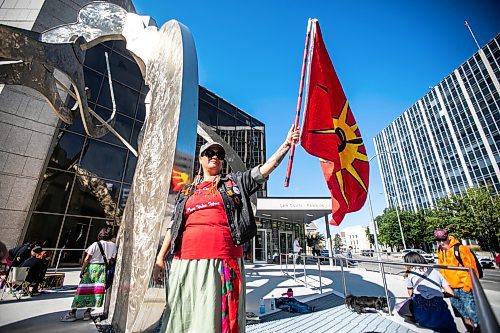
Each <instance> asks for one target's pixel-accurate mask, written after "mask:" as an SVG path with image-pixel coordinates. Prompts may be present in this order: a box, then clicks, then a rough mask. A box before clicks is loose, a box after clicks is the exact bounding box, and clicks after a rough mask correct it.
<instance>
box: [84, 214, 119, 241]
mask: <svg viewBox="0 0 500 333" xmlns="http://www.w3.org/2000/svg"><path fill="white" fill-rule="evenodd" d="M112 225H113V221H106V220H101V219H96V218H93V219H92V223H91V225H90V230H89V236H88V238H87V244H86V245H85V247H86V248H87V247H89V246H90V245H91V244H92V243H93V242H95V241H97V235H98V234H99V231H101V229H102V228H104V227H108V226H112ZM114 235H115V236H116V231H115V232H114Z"/></svg>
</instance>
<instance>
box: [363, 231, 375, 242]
mask: <svg viewBox="0 0 500 333" xmlns="http://www.w3.org/2000/svg"><path fill="white" fill-rule="evenodd" d="M365 233H366V238H368V241H369V242H370V244H371V245H375V236H373V234H372V233H370V228H368V227H366V229H365Z"/></svg>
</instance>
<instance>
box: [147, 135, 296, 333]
mask: <svg viewBox="0 0 500 333" xmlns="http://www.w3.org/2000/svg"><path fill="white" fill-rule="evenodd" d="M298 138H299V131H298V130H296V131H294V130H292V129H290V131H289V132H288V135H287V138H286V140H285V142H284V143H283V144H282V145H281V147H280V148H279V149H278V150H277V152H276V153H275V154H274V155H273V156H272V157H271V158H270V159H269V160H268V161H267V162H266V163H264V164H262V165H257V166H255V167H254V168H253V169H250V170H247V171H244V172H232V173H230V174H227V175H226V174H222V170H223V168H222V165H223V161H224V159H225V156H226V152H225V150H224V147H223V146H222V144H220V143H217V142H207V143H206V144H204V145H203V146H201V147H200V151H199V161H200V165H201V168H200V171H199V173H198V175H197V176H196V177H195V179H194V181H193V182H192V183H191V184H189V185H187V186H185V187H184V188H183V189H182V190H181V191H180V193H179V195H178V196H177V199H176V202H175V208H174V211H173V215H172V219H171V221H170V224H169V225H168V227H167V228H168V230H167V233H166V236H165V239H164V242H163V245H162V247H161V249H160V252H159V253H158V256H157V260H156V265H155V268H154V277H155V279H157V280H158V279H159V278H161V277H162V274H163V272H164V271H165V257H166V256H167V253H168V251H170V253H171V254H172V255H173V260H172V265H171V269H170V273H169V275H168V282H167V304H166V307H165V312H164V313H163V322H162V327H161V329H160V332H163V333H164V332H166V333H188V332H189V333H192V332H196V333H244V332H245V324H246V322H245V320H246V311H245V296H246V292H245V268H244V265H243V247H242V245H243V244H244V243H245V242H247V241H250V240H251V239H252V238H253V236H255V233H256V231H257V227H256V224H255V218H254V215H253V211H252V207H251V202H250V196H251V195H252V194H253V193H255V192H257V190H259V189H260V188H261V186H262V184H263V183H264V182H265V181H266V180H267V177H268V176H269V174H271V172H272V171H273V170H275V168H276V167H277V166H278V165H279V163H280V162H281V161H282V160H283V158H284V157H285V155H286V153H287V152H288V150H289V148H290V146H291V144H292V143H293V142H296V141H297V140H298Z"/></svg>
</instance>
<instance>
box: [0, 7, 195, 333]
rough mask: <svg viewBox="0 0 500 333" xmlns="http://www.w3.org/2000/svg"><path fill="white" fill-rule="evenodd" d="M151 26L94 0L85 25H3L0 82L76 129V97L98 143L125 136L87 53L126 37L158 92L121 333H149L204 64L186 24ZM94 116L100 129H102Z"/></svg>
mask: <svg viewBox="0 0 500 333" xmlns="http://www.w3.org/2000/svg"><path fill="white" fill-rule="evenodd" d="M151 22H152V21H151V19H150V18H149V17H143V16H139V15H136V14H133V13H128V12H126V11H125V10H124V9H123V8H121V7H119V6H117V5H114V4H110V3H107V2H94V3H90V4H88V5H86V6H84V7H83V8H82V9H81V10H80V12H79V14H78V21H77V22H76V23H74V24H68V25H62V26H59V27H55V28H53V29H50V30H48V31H46V32H44V33H42V34H38V33H35V32H32V31H27V30H23V29H18V28H13V27H9V26H4V25H0V83H4V84H16V85H24V86H28V87H31V88H33V89H35V90H37V91H39V92H40V93H41V94H42V95H43V96H44V97H45V99H46V100H47V102H48V103H49V104H50V106H51V107H52V109H53V110H54V112H55V113H56V114H57V115H58V116H59V118H60V119H61V120H62V121H63V122H65V123H68V124H69V123H72V122H73V119H74V116H75V115H74V112H73V111H72V110H71V109H70V108H69V107H68V106H67V105H65V103H64V102H63V98H62V97H61V96H60V94H59V91H60V90H62V92H63V93H66V94H68V95H69V96H71V97H73V98H74V100H75V103H76V106H77V108H78V110H79V112H80V115H81V117H82V122H83V124H84V129H85V131H86V133H87V134H88V135H89V136H92V137H101V136H103V135H105V134H106V133H107V132H108V131H112V132H113V133H114V134H115V135H117V133H116V132H115V131H114V129H113V128H112V125H113V119H109V120H107V121H105V120H103V119H102V118H100V117H99V116H98V115H97V114H96V113H95V112H94V111H93V110H92V109H90V108H89V106H88V104H87V99H86V96H87V95H86V90H85V82H84V76H83V62H84V58H85V50H86V49H88V48H90V47H92V46H94V45H96V44H98V43H101V42H104V41H109V40H124V41H125V42H126V47H127V49H128V50H129V51H130V52H131V53H132V55H133V56H134V58H135V59H136V61H137V63H138V65H139V68H140V69H141V72H142V75H143V78H144V80H145V82H146V84H147V85H148V86H149V89H150V91H149V94H148V99H149V100H150V104H147V107H146V120H145V123H144V126H143V128H142V130H141V138H142V139H141V142H140V146H139V157H138V161H137V167H136V172H135V175H134V180H133V184H132V188H131V191H130V194H129V197H128V200H127V205H126V207H125V210H124V212H123V219H122V222H121V226H120V230H119V235H118V238H117V241H118V244H119V252H118V262H117V268H116V273H115V276H116V277H115V281H114V284H113V289H112V290H113V291H112V295H111V308H110V315H111V321H112V325H113V327H114V329H115V330H116V331H121V332H125V331H126V332H132V331H143V326H144V325H143V323H141V322H140V320H138V314H139V313H140V312H141V307H143V303H144V297H145V294H146V291H147V289H148V284H149V281H150V276H151V271H152V267H153V263H154V258H155V255H156V251H157V246H158V242H159V239H160V235H161V233H162V230H163V228H162V225H163V222H164V221H166V220H167V219H168V218H169V215H170V214H171V209H172V202H173V195H172V192H171V191H170V177H171V174H172V169H173V167H174V166H176V167H178V168H181V169H182V171H183V172H187V173H189V174H192V167H193V161H194V150H195V143H196V126H197V120H198V114H197V112H198V67H197V58H196V50H195V46H194V41H193V38H192V36H191V33H190V32H189V30H188V29H187V28H186V27H185V26H184V25H182V24H180V23H179V22H177V21H174V20H172V21H169V22H167V23H165V24H164V25H163V26H162V27H161V28H160V29H159V30H158V29H157V27H156V26H154V25H150V23H151ZM117 98H119V96H118V97H117ZM93 117H94V118H96V119H98V120H99V122H100V123H101V124H94V123H93V121H92V118H93ZM179 133H182V136H181V135H179ZM120 139H121V140H123V139H122V138H120ZM80 171H83V170H80ZM96 184H97V183H96ZM98 187H99V186H97V187H96V193H97V192H99V191H98ZM105 196H106V193H103V197H105ZM113 209H116V208H114V207H110V210H113ZM143 312H144V310H143ZM158 319H159V318H158Z"/></svg>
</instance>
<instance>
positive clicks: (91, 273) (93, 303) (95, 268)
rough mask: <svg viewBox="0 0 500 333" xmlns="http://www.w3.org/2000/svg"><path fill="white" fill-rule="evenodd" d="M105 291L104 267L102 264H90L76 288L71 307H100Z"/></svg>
mask: <svg viewBox="0 0 500 333" xmlns="http://www.w3.org/2000/svg"><path fill="white" fill-rule="evenodd" d="M105 293H106V269H105V265H104V264H90V265H89V266H88V267H87V270H86V271H85V273H84V274H83V277H82V278H81V280H80V284H78V288H77V289H76V295H75V297H74V298H73V304H71V308H72V309H80V308H98V307H101V306H102V304H103V300H104V294H105Z"/></svg>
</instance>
